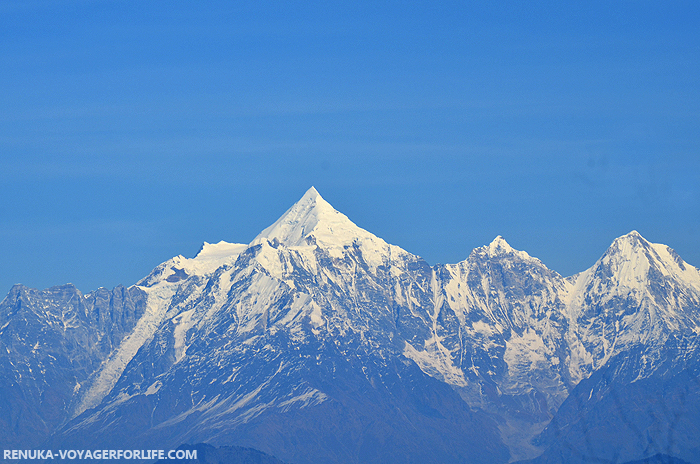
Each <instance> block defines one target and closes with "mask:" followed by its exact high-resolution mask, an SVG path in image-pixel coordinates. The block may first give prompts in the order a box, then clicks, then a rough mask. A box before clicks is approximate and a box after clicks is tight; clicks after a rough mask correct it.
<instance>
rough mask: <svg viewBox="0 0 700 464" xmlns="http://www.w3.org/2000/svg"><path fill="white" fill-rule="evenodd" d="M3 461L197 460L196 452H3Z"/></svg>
mask: <svg viewBox="0 0 700 464" xmlns="http://www.w3.org/2000/svg"><path fill="white" fill-rule="evenodd" d="M3 459H11V460H16V459H42V460H43V459H68V460H73V459H138V460H153V459H197V450H169V451H166V450H128V449H127V450H58V452H53V451H51V450H3Z"/></svg>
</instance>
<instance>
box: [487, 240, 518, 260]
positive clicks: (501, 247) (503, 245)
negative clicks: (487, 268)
mask: <svg viewBox="0 0 700 464" xmlns="http://www.w3.org/2000/svg"><path fill="white" fill-rule="evenodd" d="M513 251H515V250H514V249H513V247H512V246H510V245H509V244H508V242H506V240H505V239H504V238H503V237H502V236H500V235H499V236H497V237H496V238H494V239H493V241H492V242H491V243H490V244H489V246H488V253H489V256H498V255H503V254H508V253H512V252H513Z"/></svg>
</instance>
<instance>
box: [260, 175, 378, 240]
mask: <svg viewBox="0 0 700 464" xmlns="http://www.w3.org/2000/svg"><path fill="white" fill-rule="evenodd" d="M310 235H313V237H314V239H315V240H317V241H320V242H323V243H326V244H329V245H341V244H347V243H352V241H353V240H354V239H355V238H357V237H360V236H365V235H369V232H367V231H365V230H363V229H360V228H359V227H357V226H356V225H355V224H354V223H353V222H352V221H350V219H348V218H347V216H345V215H344V214H342V213H340V212H339V211H336V209H335V208H333V206H331V204H330V203H328V202H327V201H326V200H324V199H323V197H321V195H320V194H319V193H318V191H317V190H316V189H315V188H314V187H311V188H310V189H308V190H307V191H306V193H304V195H303V196H302V197H301V199H300V200H299V201H297V202H296V203H295V204H294V205H293V206H292V207H291V208H289V209H288V210H287V211H286V212H285V213H284V214H283V215H282V216H281V217H280V218H279V219H278V220H277V221H276V222H275V223H274V224H272V225H271V226H270V227H268V228H267V229H265V230H263V231H262V232H260V234H259V235H258V236H257V237H256V238H255V240H253V242H252V243H251V245H255V244H259V243H262V242H263V241H266V240H268V241H271V242H272V241H275V240H276V241H277V242H278V243H281V244H284V245H286V246H300V245H306V244H308V242H307V239H308V238H309V236H310Z"/></svg>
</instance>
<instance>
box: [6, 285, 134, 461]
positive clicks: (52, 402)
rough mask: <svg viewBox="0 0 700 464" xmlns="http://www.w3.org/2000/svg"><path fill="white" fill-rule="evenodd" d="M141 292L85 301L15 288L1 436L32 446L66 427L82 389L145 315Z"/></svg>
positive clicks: (74, 292)
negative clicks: (64, 424) (62, 425)
mask: <svg viewBox="0 0 700 464" xmlns="http://www.w3.org/2000/svg"><path fill="white" fill-rule="evenodd" d="M144 304H145V294H144V293H143V292H142V291H141V290H139V289H138V288H135V287H132V288H130V289H127V288H124V287H117V288H115V289H114V290H112V291H107V290H104V289H100V290H98V291H96V292H94V293H92V294H89V295H85V296H84V295H83V294H82V293H80V291H79V290H78V289H76V288H75V287H74V286H72V285H64V286H60V287H51V288H49V289H46V290H43V291H39V290H34V289H30V288H27V287H24V286H21V285H16V286H14V287H13V288H12V289H11V290H10V293H9V294H8V295H7V297H5V299H4V300H3V301H2V302H1V303H0V327H2V328H1V329H0V366H1V367H0V398H1V400H0V436H2V437H3V446H4V447H5V448H8V447H15V448H19V447H22V448H23V449H24V447H33V446H38V445H39V444H40V443H42V442H43V441H44V440H45V439H46V438H47V437H48V436H49V435H50V434H51V433H52V432H53V431H54V430H56V428H57V427H58V426H59V425H61V424H62V423H64V422H66V421H67V420H68V419H69V418H70V415H71V413H72V410H73V408H74V406H75V404H74V403H75V399H76V396H77V394H78V393H79V391H80V388H81V386H82V385H83V384H85V383H86V382H88V381H89V379H90V376H91V375H92V374H93V373H94V372H95V371H96V370H97V369H98V368H99V367H100V363H101V362H102V361H103V360H104V359H105V358H106V357H107V356H108V355H109V353H110V352H112V350H114V348H115V347H117V346H118V345H119V343H121V341H122V339H123V337H124V336H125V335H126V334H128V333H129V332H130V331H131V329H133V327H134V326H135V324H136V321H137V320H138V319H139V318H140V317H141V316H142V315H143V311H144Z"/></svg>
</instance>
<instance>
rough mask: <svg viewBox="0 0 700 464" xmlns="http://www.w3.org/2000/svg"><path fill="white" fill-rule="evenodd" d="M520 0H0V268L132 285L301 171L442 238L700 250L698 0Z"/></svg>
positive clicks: (295, 190) (548, 256) (252, 230)
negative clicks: (636, 242)
mask: <svg viewBox="0 0 700 464" xmlns="http://www.w3.org/2000/svg"><path fill="white" fill-rule="evenodd" d="M504 3H505V4H506V5H507V6H504V5H503V4H504ZM531 3H535V2H493V1H483V2H482V1H479V2H468V1H460V2H439V3H436V2H434V1H431V2H405V1H404V2H357V1H353V2H327V1H324V2H312V1H304V2H279V1H274V2H264V1H262V2H261V1H255V2H230V1H209V2H192V1H190V2H183V1H168V2H160V1H124V0H121V1H106V0H99V1H97V0H94V1H91V0H81V1H79V0H42V1H38V0H36V1H35V0H2V2H0V40H1V43H2V47H0V60H1V62H2V70H1V71H0V88H1V89H2V92H0V176H2V181H1V182H0V199H1V200H0V256H2V266H1V267H0V294H4V293H5V292H6V291H8V290H9V289H10V287H11V286H12V285H13V284H15V283H23V284H25V285H28V286H31V287H37V288H45V287H49V286H52V285H58V284H63V283H66V282H72V283H74V284H75V285H77V286H78V288H80V289H81V290H83V291H84V292H87V291H90V290H94V289H96V288H97V287H100V286H104V287H108V288H111V287H114V286H116V285H118V284H120V283H121V284H125V285H131V284H133V283H135V282H136V281H137V280H139V279H140V278H141V277H143V276H145V275H146V274H148V272H150V270H151V269H152V268H153V267H155V266H156V265H157V264H159V263H160V262H162V261H165V260H167V259H168V258H170V257H172V256H175V255H178V254H182V255H184V256H187V257H191V256H193V255H194V254H195V253H196V252H197V250H198V249H199V247H200V246H201V243H202V242H203V241H208V242H218V241H219V240H226V241H231V242H244V243H247V242H249V241H251V240H252V239H253V238H254V237H255V236H256V235H257V233H258V232H259V231H261V230H262V229H263V228H265V227H267V226H268V225H270V224H271V223H273V222H274V221H275V220H276V219H277V218H278V217H279V216H280V215H281V214H282V213H283V212H284V211H285V210H286V209H287V208H289V207H290V206H291V205H292V204H293V203H294V202H295V201H297V200H298V199H299V198H300V197H301V196H302V195H303V194H304V192H305V191H306V190H307V189H308V188H309V187H310V186H312V185H313V186H315V187H316V188H317V189H318V191H319V192H320V193H321V195H322V196H323V197H324V198H325V199H326V200H328V201H329V202H330V203H331V204H332V205H333V206H334V207H335V208H336V209H338V210H339V211H341V212H343V213H345V214H346V215H348V216H349V217H350V219H351V220H353V221H354V222H355V223H356V224H358V225H359V226H360V227H363V228H365V229H367V230H369V231H370V232H373V233H374V234H376V235H378V236H380V237H382V238H384V239H385V240H387V241H388V242H390V243H393V244H395V245H398V246H401V247H402V248H404V249H406V250H408V251H410V252H412V253H415V254H418V255H420V256H422V257H424V258H425V259H426V260H427V261H428V262H429V263H430V264H435V263H446V262H450V263H455V262H458V261H461V260H463V259H465V258H466V257H467V256H468V255H469V252H470V251H471V250H472V249H473V248H475V247H478V246H481V245H483V244H487V243H489V242H490V241H491V240H492V239H493V238H494V237H495V236H496V235H503V236H504V237H505V238H506V240H507V241H508V242H509V243H510V244H511V245H512V246H513V247H515V248H518V249H522V250H525V251H527V252H528V253H530V254H531V255H533V256H536V257H538V258H540V259H541V260H542V261H543V262H544V263H545V264H546V265H547V266H548V267H550V268H551V269H554V270H556V271H558V272H560V273H561V274H564V275H571V274H574V273H576V272H579V271H582V270H584V269H586V268H588V267H590V266H592V265H593V264H594V262H595V261H596V260H597V259H598V258H599V257H600V256H601V255H602V253H603V252H604V251H605V249H606V248H607V246H608V245H609V244H610V243H611V242H612V241H613V239H615V238H616V237H618V236H620V235H623V234H625V233H627V232H629V231H630V230H633V229H636V230H638V231H639V232H640V233H641V234H642V235H643V236H645V237H646V238H647V239H648V240H650V241H653V242H660V243H665V244H667V245H669V246H671V247H672V248H674V249H676V251H678V252H679V254H680V255H681V256H682V257H683V258H684V259H685V260H686V261H688V262H689V263H690V264H693V265H695V266H700V245H699V244H700V240H699V239H700V34H699V33H698V24H700V4H698V2H696V1H693V2H658V1H655V2H648V1H624V0H620V1H614V2H610V1H604V2H562V1H556V2H536V3H537V4H536V5H532V4H531Z"/></svg>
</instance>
